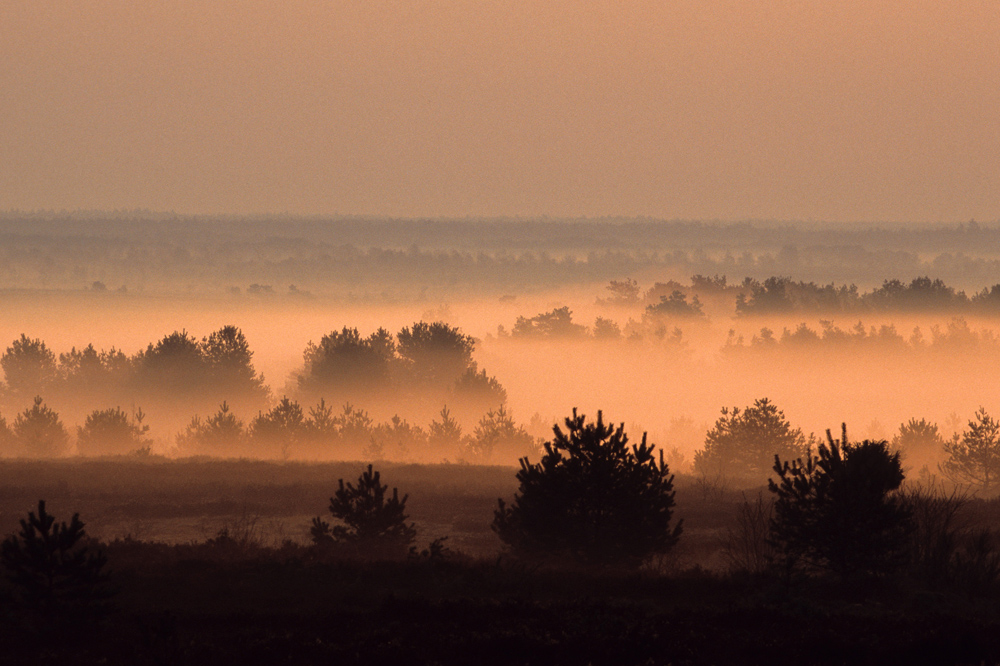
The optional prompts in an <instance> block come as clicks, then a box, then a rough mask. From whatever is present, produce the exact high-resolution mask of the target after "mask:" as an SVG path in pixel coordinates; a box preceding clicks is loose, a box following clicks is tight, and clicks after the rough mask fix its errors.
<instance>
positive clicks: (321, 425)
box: [305, 399, 339, 452]
mask: <svg viewBox="0 0 1000 666" xmlns="http://www.w3.org/2000/svg"><path fill="white" fill-rule="evenodd" d="M305 428H306V440H307V441H308V442H309V443H310V444H311V445H313V446H314V447H316V448H315V451H316V452H319V451H322V450H323V449H329V447H330V446H332V445H333V443H334V442H335V441H336V440H337V437H338V435H339V433H338V430H337V418H336V417H335V416H334V415H333V407H332V406H330V405H328V404H327V403H326V400H323V399H320V401H319V402H318V403H317V404H316V406H314V407H310V408H309V416H308V418H306V421H305Z"/></svg>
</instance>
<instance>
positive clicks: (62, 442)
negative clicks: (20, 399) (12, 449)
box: [12, 396, 69, 458]
mask: <svg viewBox="0 0 1000 666" xmlns="http://www.w3.org/2000/svg"><path fill="white" fill-rule="evenodd" d="M12 431H13V436H14V440H15V442H16V444H17V446H18V448H19V449H20V450H21V452H22V453H24V454H26V455H28V456H31V457H39V458H51V457H53V456H61V455H65V454H66V453H67V452H68V449H69V433H68V432H66V428H65V427H64V426H63V424H62V421H60V420H59V415H58V414H57V413H56V412H55V411H53V409H52V408H51V407H48V406H47V405H45V403H44V402H43V401H42V398H41V396H36V397H35V404H34V405H32V406H31V407H29V408H28V409H26V410H24V411H23V412H21V413H20V414H18V415H17V418H15V419H14V426H13V428H12Z"/></svg>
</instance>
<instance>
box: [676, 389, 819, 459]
mask: <svg viewBox="0 0 1000 666" xmlns="http://www.w3.org/2000/svg"><path fill="white" fill-rule="evenodd" d="M805 444H806V440H805V437H803V435H802V431H801V430H800V429H798V428H792V426H791V424H790V423H789V422H788V421H787V420H786V419H785V414H784V412H782V411H780V410H779V409H778V408H777V407H776V406H775V405H774V403H772V402H771V401H770V400H768V399H767V398H762V399H760V400H757V401H755V402H754V404H753V406H752V407H747V408H746V409H744V410H742V411H741V410H740V409H739V408H738V407H734V408H733V409H732V410H729V409H728V408H725V407H723V408H722V416H721V417H719V419H718V420H717V421H716V422H715V425H714V426H713V427H712V429H711V430H709V431H708V433H707V434H706V436H705V448H704V449H702V450H701V451H697V452H695V454H694V468H695V471H696V472H698V473H699V474H702V475H706V476H748V477H763V476H764V475H765V474H766V473H767V471H768V470H769V469H770V468H771V465H772V463H771V461H773V459H774V456H775V455H779V456H781V457H782V458H785V459H786V460H787V459H789V458H797V457H798V456H801V455H802V454H803V453H804V451H805Z"/></svg>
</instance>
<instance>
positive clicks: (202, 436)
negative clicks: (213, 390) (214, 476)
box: [177, 402, 246, 455]
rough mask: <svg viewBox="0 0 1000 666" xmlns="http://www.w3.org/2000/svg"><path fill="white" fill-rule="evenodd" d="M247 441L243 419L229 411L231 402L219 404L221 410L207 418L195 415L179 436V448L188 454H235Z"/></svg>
mask: <svg viewBox="0 0 1000 666" xmlns="http://www.w3.org/2000/svg"><path fill="white" fill-rule="evenodd" d="M245 443H246V428H245V427H244V426H243V421H241V420H240V419H239V418H237V417H236V415H235V414H233V413H232V412H231V411H229V403H227V402H223V403H222V404H221V405H219V411H217V412H216V413H215V414H214V415H212V416H211V417H209V418H208V419H205V420H204V421H203V420H202V419H201V417H200V416H195V417H193V418H192V419H191V422H190V423H189V424H188V426H187V428H186V429H185V431H184V432H183V433H181V434H180V435H179V436H178V437H177V446H178V448H179V449H180V450H181V451H183V452H185V453H188V454H207V455H227V454H228V455H233V454H234V453H237V452H240V451H241V450H242V449H243V447H244V445H245Z"/></svg>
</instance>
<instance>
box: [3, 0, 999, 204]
mask: <svg viewBox="0 0 1000 666" xmlns="http://www.w3.org/2000/svg"><path fill="white" fill-rule="evenodd" d="M998 203H1000V2H997V0H984V1H973V0H950V1H949V2H942V1H941V0H906V1H902V0H884V1H881V2H878V3H871V2H861V1H860V0H837V1H829V2H828V1H825V0H801V1H793V0H755V1H752V2H751V1H749V0H745V1H737V0H680V1H674V0H659V1H656V2H647V1H643V0H630V1H629V2H620V1H614V2H611V1H605V0H573V1H572V2H569V1H556V0H551V1H549V2H538V1H537V0H532V1H530V2H529V1H522V0H504V1H501V0H475V1H472V0H465V1H463V2H450V1H445V0H426V1H421V0H414V1H407V2H376V1H372V0H369V1H360V0H352V1H340V0H327V1H321V0H281V1H277V0H275V1H262V0H225V1H223V0H219V1H210V0H171V1H169V2H167V1H157V2H154V1H152V0H146V1H138V0H126V1H123V0H3V2H0V210H3V209H13V208H21V209H37V208H51V209H62V208H67V209H80V208H98V209H112V208H135V207H144V208H150V209H154V210H174V211H177V212H180V213H220V212H237V213H238V212H268V211H273V212H280V211H288V212H291V213H296V214H310V213H337V212H339V213H362V214H376V215H394V216H423V215H445V216H464V215H541V214H548V215H554V216H564V215H569V216H575V215H604V214H609V215H651V216H657V217H667V218H675V217H689V218H723V219H739V218H778V219H809V218H812V219H822V220H843V221H853V220H865V221H878V220H898V221H907V220H909V221H949V222H953V221H964V220H968V219H969V218H972V217H975V218H977V219H979V220H981V221H991V220H996V219H998V218H1000V212H998V211H1000V205H998Z"/></svg>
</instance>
